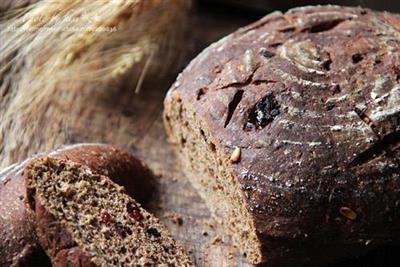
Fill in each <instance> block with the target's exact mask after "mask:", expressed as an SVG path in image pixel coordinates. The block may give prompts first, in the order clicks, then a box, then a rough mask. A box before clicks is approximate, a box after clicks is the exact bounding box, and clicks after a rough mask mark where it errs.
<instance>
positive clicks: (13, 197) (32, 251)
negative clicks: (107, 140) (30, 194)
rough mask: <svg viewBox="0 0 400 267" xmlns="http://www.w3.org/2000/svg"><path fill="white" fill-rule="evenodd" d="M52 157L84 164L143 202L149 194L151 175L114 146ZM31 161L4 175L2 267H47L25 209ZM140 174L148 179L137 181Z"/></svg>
mask: <svg viewBox="0 0 400 267" xmlns="http://www.w3.org/2000/svg"><path fill="white" fill-rule="evenodd" d="M49 155H51V156H52V157H56V158H61V159H69V160H71V161H74V162H76V163H80V164H84V165H86V166H88V167H90V168H91V169H92V170H93V171H94V172H97V173H99V174H104V175H108V176H109V177H111V178H112V179H114V181H115V182H117V183H120V184H121V185H124V186H125V188H127V190H128V192H130V193H131V194H133V195H135V197H136V196H137V198H138V199H140V200H142V199H143V197H144V194H145V193H146V192H148V187H149V185H148V184H147V183H146V181H147V180H148V177H150V173H149V171H148V170H147V169H146V168H145V167H144V166H142V165H141V163H140V162H139V161H138V160H137V159H135V158H134V157H133V156H131V155H129V154H128V153H125V152H122V151H120V150H118V149H116V148H114V147H112V146H109V145H102V144H78V145H71V146H66V147H63V148H61V149H58V150H56V151H53V152H51V153H50V154H49ZM29 161H30V159H28V160H26V161H24V162H23V163H21V164H15V165H12V166H10V167H9V168H7V169H5V170H3V171H1V172H0V266H32V265H41V266H43V264H44V263H43V261H44V262H45V261H46V257H45V255H44V253H43V251H42V250H41V248H40V246H39V245H38V242H37V238H36V235H35V232H34V229H33V221H34V218H33V214H32V212H30V211H29V210H28V209H27V208H26V205H25V200H26V187H25V182H24V177H23V174H24V170H25V167H26V165H27V163H28V162H29ZM136 174H140V177H142V178H144V179H143V180H142V179H136V178H137V177H136V176H137V175H136ZM139 188H140V189H139ZM39 262H40V264H39ZM35 263H37V264H35Z"/></svg>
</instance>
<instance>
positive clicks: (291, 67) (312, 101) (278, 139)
mask: <svg viewBox="0 0 400 267" xmlns="http://www.w3.org/2000/svg"><path fill="white" fill-rule="evenodd" d="M399 117H400V16H398V15H395V14H390V13H387V12H375V11H372V10H369V9H364V8H350V7H340V6H314V7H313V6H309V7H302V8H295V9H292V10H290V11H288V12H287V13H285V14H282V13H280V12H274V13H272V14H270V15H267V16H266V17H264V18H262V19H261V20H259V21H257V22H255V23H253V24H251V25H249V26H248V27H245V28H242V29H239V30H238V31H236V32H234V33H233V34H231V35H229V36H227V37H225V38H223V39H222V40H220V41H219V42H217V43H215V44H213V45H211V46H210V47H208V48H207V49H205V51H203V52H202V53H201V54H200V55H199V56H198V57H197V58H196V59H194V60H193V61H192V62H191V63H190V64H189V66H188V67H187V68H186V69H185V70H184V71H183V72H182V74H181V75H180V76H179V77H178V78H177V81H176V83H175V84H174V85H173V86H172V88H171V89H170V91H169V92H168V94H167V96H166V99H165V113H164V119H165V126H166V129H167V132H168V135H169V138H170V140H171V141H172V142H173V143H174V144H175V145H176V148H177V150H178V154H179V155H180V156H181V159H182V162H183V164H184V167H185V169H186V171H187V173H188V177H189V178H190V179H191V182H192V184H193V186H194V187H195V188H196V189H197V190H198V191H199V193H200V195H201V196H202V197H203V198H204V199H205V201H206V202H207V204H208V206H209V208H210V209H211V210H212V212H213V213H214V215H215V216H216V218H220V219H222V221H223V222H222V223H224V224H225V225H226V228H227V229H229V230H230V232H231V233H232V236H233V239H234V240H235V242H236V244H237V245H238V246H239V247H240V248H241V250H242V251H243V252H244V253H245V254H247V256H248V258H249V260H250V261H251V262H253V263H260V262H269V263H270V264H271V265H272V264H274V263H275V264H276V265H279V264H283V265H284V264H286V265H285V266H293V265H296V266H298V265H301V264H317V263H326V262H330V261H334V260H337V259H339V258H343V257H354V256H356V255H359V254H360V253H364V252H365V251H367V250H368V249H370V248H373V247H375V246H378V245H380V244H384V243H388V242H392V241H394V242H399V241H400V177H399V176H400V169H399V161H400V159H399V158H400V148H399V147H400V142H399V141H400V123H399V120H400V118H399Z"/></svg>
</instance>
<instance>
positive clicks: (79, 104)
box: [0, 8, 400, 267]
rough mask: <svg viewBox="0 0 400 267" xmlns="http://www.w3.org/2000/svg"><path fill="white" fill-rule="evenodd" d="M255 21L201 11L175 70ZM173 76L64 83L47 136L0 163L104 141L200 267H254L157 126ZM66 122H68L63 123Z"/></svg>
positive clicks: (392, 254)
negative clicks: (132, 162)
mask: <svg viewBox="0 0 400 267" xmlns="http://www.w3.org/2000/svg"><path fill="white" fill-rule="evenodd" d="M254 19H255V18H254V17H247V16H244V17H238V16H234V15H232V14H229V12H226V11H224V10H214V11H212V12H211V11H209V8H200V9H199V10H198V11H196V13H194V14H193V16H192V20H191V21H189V23H190V25H189V27H188V28H189V29H190V31H188V33H187V38H186V40H185V43H183V44H182V45H181V48H182V52H183V57H182V58H183V61H182V63H183V64H180V65H181V66H183V65H185V64H187V62H188V60H190V58H192V57H193V56H194V55H196V54H197V53H198V52H199V51H200V50H202V49H203V48H204V47H206V46H207V45H209V44H210V43H211V42H213V41H215V40H218V39H219V38H220V37H222V36H224V35H226V34H227V33H229V32H232V31H233V30H235V29H237V28H238V27H239V26H243V25H246V24H247V23H249V22H250V21H252V20H254ZM77 75H79V73H77ZM176 75H177V70H171V71H169V73H168V74H167V75H164V76H160V77H157V76H156V77H154V76H148V78H147V79H146V80H145V82H144V84H143V88H142V90H141V91H140V93H139V94H134V85H133V84H132V83H131V82H130V80H131V79H130V77H129V76H127V77H125V79H124V80H122V81H120V82H119V83H114V84H110V85H105V86H104V88H106V89H107V90H97V91H96V88H88V90H82V89H83V88H82V87H84V86H85V84H83V83H81V81H80V80H79V79H76V81H74V82H71V83H69V84H61V85H60V88H59V89H58V90H57V91H56V92H54V94H53V95H52V96H51V97H52V99H49V103H50V104H52V105H50V106H51V107H52V111H53V112H51V113H49V114H47V115H46V117H44V118H43V120H41V121H40V122H37V123H41V124H42V128H43V129H46V130H43V132H38V133H35V136H36V135H40V136H41V137H40V138H38V139H37V140H36V139H35V138H33V139H32V140H27V141H24V142H23V141H20V142H22V143H23V145H22V146H21V147H19V146H16V149H15V150H14V151H13V152H12V153H11V154H7V155H5V154H4V153H2V154H1V162H2V163H3V166H4V165H5V164H9V163H12V162H16V161H19V160H21V159H23V158H25V157H26V156H29V155H32V154H34V153H36V152H39V151H43V150H50V149H51V148H54V147H57V146H60V145H62V144H65V143H79V142H105V143H110V144H113V145H116V146H117V147H120V148H123V149H126V150H129V151H131V152H132V153H133V154H135V155H136V156H138V157H139V158H140V159H141V160H143V162H144V163H145V164H147V165H148V166H149V167H150V168H151V170H152V171H153V172H154V175H155V177H156V179H155V188H156V189H155V191H154V192H150V193H149V194H151V196H152V197H151V198H150V199H151V201H149V202H148V203H143V204H144V206H145V207H147V208H148V209H149V210H150V211H151V212H153V213H155V214H156V215H157V216H159V217H160V219H161V221H163V222H164V223H165V224H166V225H167V227H168V228H169V229H170V231H171V232H172V234H173V236H174V237H176V238H177V239H178V240H180V241H181V242H182V243H183V245H184V246H185V247H186V248H187V249H188V250H189V251H190V254H191V255H192V258H193V260H194V262H195V264H196V265H197V266H200V267H209V266H210V267H211V266H251V265H250V264H248V263H246V260H245V258H244V257H243V256H242V255H241V254H240V252H239V251H238V250H237V249H236V248H235V247H234V246H232V244H231V240H230V237H229V236H228V235H225V234H224V232H223V230H222V229H221V228H220V226H219V225H218V223H217V222H216V221H215V220H214V219H213V218H212V217H211V215H210V213H209V211H208V209H207V207H206V205H205V204H204V202H203V201H202V200H201V198H200V197H199V196H198V194H197V193H196V192H195V191H194V190H193V188H192V187H191V186H190V183H189V182H188V179H190V177H186V176H185V175H184V174H183V173H182V172H181V168H180V165H179V162H177V160H176V158H175V156H174V153H173V150H172V148H171V147H170V145H169V144H168V143H167V140H166V135H165V132H164V128H163V124H162V120H161V112H162V102H163V98H164V95H165V92H166V90H167V89H168V87H169V86H170V84H172V82H173V80H174V79H175V77H176ZM63 88H64V89H65V88H69V89H70V88H76V90H74V92H75V93H74V95H71V97H70V99H71V100H69V101H70V102H69V103H63V102H62V101H61V102H60V101H59V99H60V95H62V91H63V90H62V89H63ZM76 92H80V95H79V96H78V95H76V94H77V93H76ZM74 101H75V102H74ZM55 102H57V105H53V104H54V103H55ZM54 114H56V115H57V118H54ZM71 116H73V118H74V120H73V121H71V120H70V119H67V118H68V117H71ZM55 123H57V124H59V123H61V124H63V123H65V125H63V129H65V132H64V133H62V135H60V133H59V132H52V131H51V125H53V124H55ZM56 129H59V128H56ZM60 136H61V137H60ZM0 165H1V164H0ZM399 251H400V249H399V248H398V247H391V248H384V249H380V250H378V251H375V252H372V253H371V254H370V255H368V256H366V257H363V258H360V259H357V260H351V261H348V262H343V263H340V264H338V265H335V267H339V266H340V267H345V266H346V267H347V266H356V267H357V266H360V267H361V266H369V267H372V266H385V267H386V266H389V267H390V266H399V265H398V264H399V263H400V257H399V255H397V254H399V253H398V252H399ZM396 263H397V264H396ZM331 267H333V266H331Z"/></svg>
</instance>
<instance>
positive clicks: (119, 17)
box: [0, 0, 188, 164]
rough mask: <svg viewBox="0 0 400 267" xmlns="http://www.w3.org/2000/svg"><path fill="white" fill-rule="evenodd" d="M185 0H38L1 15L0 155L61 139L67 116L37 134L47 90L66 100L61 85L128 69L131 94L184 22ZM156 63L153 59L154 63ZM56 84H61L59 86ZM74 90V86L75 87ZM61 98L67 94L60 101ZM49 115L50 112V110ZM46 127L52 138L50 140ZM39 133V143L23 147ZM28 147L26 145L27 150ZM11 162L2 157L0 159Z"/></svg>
mask: <svg viewBox="0 0 400 267" xmlns="http://www.w3.org/2000/svg"><path fill="white" fill-rule="evenodd" d="M187 5H188V1H187V0H169V1H166V0H164V1H163V0H110V1H102V0H95V1H93V0H84V1H81V0H56V1H46V0H42V1H39V2H37V3H34V4H31V5H29V6H27V7H25V8H23V9H18V10H12V11H10V12H6V13H3V14H1V20H0V34H1V39H2V40H4V41H2V42H0V95H2V96H3V97H2V98H1V100H0V105H1V106H0V112H1V113H0V152H1V153H2V156H3V158H7V157H10V155H11V154H13V153H16V152H13V151H20V148H19V147H20V146H22V147H26V149H28V150H34V151H35V150H41V149H49V148H51V147H52V146H55V145H57V144H60V143H61V144H62V143H63V142H64V141H65V138H66V137H65V136H63V135H66V134H67V133H63V129H65V127H68V123H69V122H68V120H69V119H68V118H66V117H64V118H59V119H58V121H57V122H54V123H51V124H49V125H47V126H46V127H49V129H46V131H45V133H43V129H41V127H43V125H40V123H39V122H40V121H41V120H43V118H44V117H46V118H49V117H51V114H48V112H50V111H49V110H52V109H53V106H54V105H55V102H54V101H56V102H57V100H54V99H55V95H54V94H57V98H60V101H62V99H63V97H65V100H68V101H74V100H73V99H72V98H76V92H74V93H72V92H69V90H73V89H71V88H67V86H65V84H70V85H71V86H72V87H74V84H75V83H79V86H75V87H79V88H80V90H85V87H96V86H98V87H99V90H106V87H107V86H105V85H107V84H110V82H112V81H117V80H119V79H121V77H123V76H124V75H126V73H129V72H132V70H135V68H136V69H139V70H140V69H142V70H141V71H139V73H140V74H141V75H140V76H139V77H136V78H135V79H137V84H136V86H135V87H136V88H133V89H132V91H138V90H139V89H140V87H141V85H142V81H143V76H144V75H145V74H146V72H147V70H148V69H149V68H150V66H151V65H156V64H152V63H153V61H154V60H155V58H156V56H155V55H158V54H159V52H160V51H162V50H163V47H164V46H165V45H166V43H165V40H171V39H170V38H168V33H169V32H170V31H171V30H174V32H177V31H178V32H179V29H178V27H179V25H182V23H177V22H179V21H181V20H182V19H184V17H183V15H184V14H185V10H186V8H187ZM155 63H156V62H155ZM60 87H63V89H60ZM75 87H74V88H75ZM68 97H69V98H70V99H68ZM53 112H54V111H53ZM51 132H53V133H58V134H59V135H60V136H57V137H53V136H51ZM34 134H42V135H44V137H48V138H50V139H51V140H50V141H49V142H46V144H34V145H33V144H29V142H30V140H31V139H32V135H34ZM32 147H34V148H32ZM9 161H13V160H7V159H5V160H3V162H6V163H4V164H8V163H10V162H9Z"/></svg>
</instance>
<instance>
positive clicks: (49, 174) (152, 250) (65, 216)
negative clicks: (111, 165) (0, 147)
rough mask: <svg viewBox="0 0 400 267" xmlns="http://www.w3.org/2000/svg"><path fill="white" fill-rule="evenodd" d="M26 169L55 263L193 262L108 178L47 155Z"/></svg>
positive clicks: (39, 226) (41, 234) (42, 237)
mask: <svg viewBox="0 0 400 267" xmlns="http://www.w3.org/2000/svg"><path fill="white" fill-rule="evenodd" d="M25 171H26V179H27V180H26V184H27V190H28V193H27V199H28V203H29V207H30V208H31V209H32V211H33V213H34V214H35V222H36V223H35V231H36V233H37V236H38V239H39V241H40V244H41V245H42V247H43V248H44V249H45V251H46V253H47V255H49V257H50V259H51V262H52V265H53V266H54V267H59V266H77V267H80V266H82V267H83V266H104V267H106V266H165V267H167V266H176V267H178V266H179V267H181V266H182V267H185V266H193V265H192V263H191V262H190V259H189V257H188V255H187V254H186V252H185V251H184V250H183V249H182V248H181V247H180V246H179V245H178V244H177V243H176V242H175V241H174V240H173V239H172V237H171V236H170V234H169V233H168V231H167V229H166V228H165V226H163V225H162V224H161V223H160V222H159V220H158V219H157V218H155V217H154V216H153V215H151V214H150V213H148V212H147V211H145V210H144V209H143V208H142V207H141V206H140V204H138V203H137V202H136V201H135V200H134V199H133V198H131V197H129V196H128V194H127V193H126V191H125V189H124V188H123V187H121V186H118V185H117V184H115V183H114V182H112V181H111V180H110V179H109V178H108V177H107V176H104V175H100V174H96V173H94V172H92V171H91V170H90V169H89V168H88V167H85V166H84V165H80V164H76V163H73V162H72V161H68V160H60V159H54V158H49V157H45V158H41V159H36V160H33V161H31V162H30V163H29V165H28V166H27V167H26V170H25Z"/></svg>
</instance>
